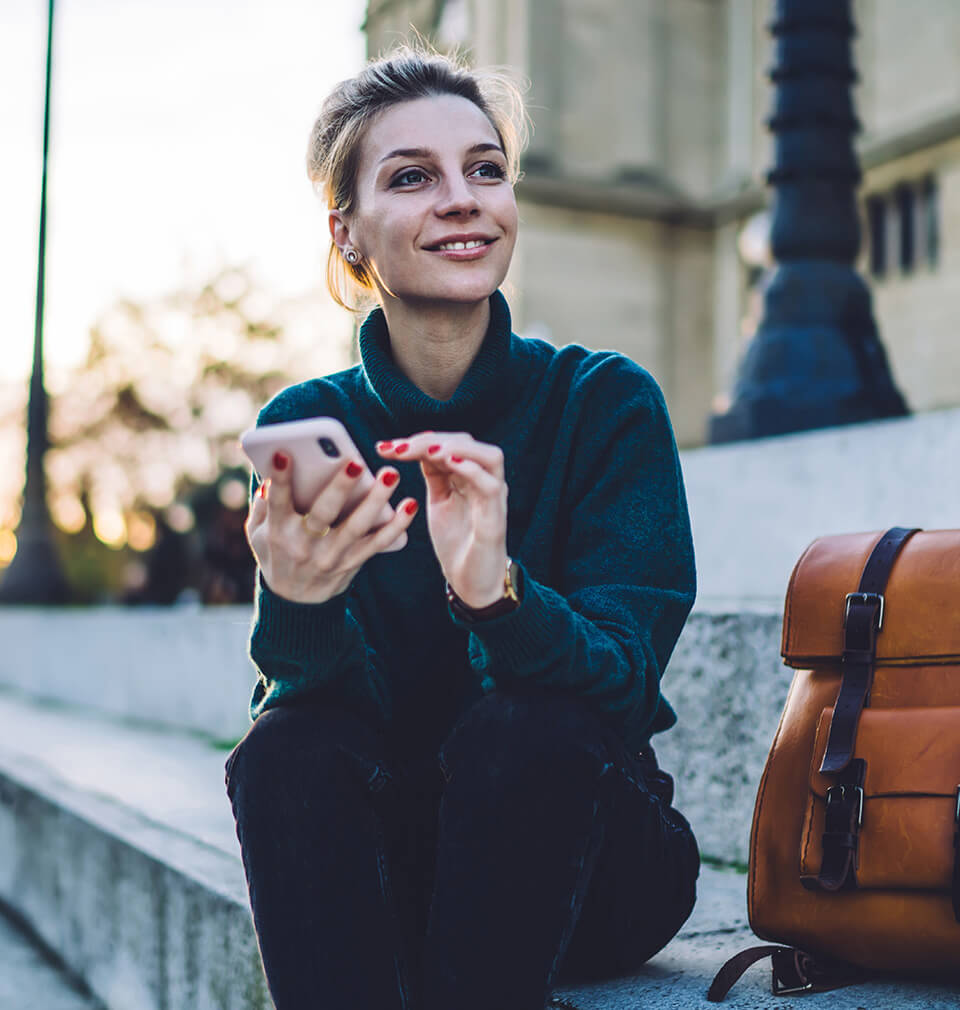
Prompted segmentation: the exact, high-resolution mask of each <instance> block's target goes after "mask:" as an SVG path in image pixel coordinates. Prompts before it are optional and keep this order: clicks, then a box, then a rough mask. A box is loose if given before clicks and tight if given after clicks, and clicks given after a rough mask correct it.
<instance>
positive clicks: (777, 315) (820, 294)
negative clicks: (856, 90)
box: [710, 0, 907, 442]
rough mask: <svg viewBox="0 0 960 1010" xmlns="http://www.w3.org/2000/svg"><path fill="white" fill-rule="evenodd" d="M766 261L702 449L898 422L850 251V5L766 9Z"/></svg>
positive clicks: (787, 2)
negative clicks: (728, 398) (770, 261)
mask: <svg viewBox="0 0 960 1010" xmlns="http://www.w3.org/2000/svg"><path fill="white" fill-rule="evenodd" d="M770 30H771V32H772V34H773V36H774V39H775V63H774V67H773V69H772V71H771V75H770V76H771V78H772V80H773V83H774V104H773V112H772V115H771V116H770V119H769V120H768V123H769V126H770V128H771V130H772V131H773V134H774V141H775V154H774V165H773V168H772V170H771V171H770V172H769V174H768V176H767V179H768V182H769V183H770V184H771V185H772V186H773V187H774V198H773V222H772V235H771V243H772V251H773V257H774V259H775V260H776V262H777V264H778V266H777V268H776V271H775V273H774V274H773V277H772V279H771V281H770V284H769V285H768V287H767V290H766V293H765V299H764V313H763V319H762V322H761V323H760V326H759V327H758V329H757V332H756V335H755V336H754V338H753V342H752V343H751V345H750V347H749V348H748V350H747V353H746V355H745V357H744V359H743V361H742V363H741V365H740V369H739V373H738V376H737V379H736V383H735V385H734V392H733V402H732V405H731V407H730V409H729V410H728V411H727V412H726V413H725V414H721V415H715V416H714V417H712V418H711V420H710V441H711V442H731V441H737V440H740V439H748V438H759V437H762V436H766V435H780V434H785V433H787V432H794V431H804V430H807V429H811V428H823V427H829V426H832V425H839V424H850V423H853V422H858V421H868V420H873V419H877V418H883V417H896V416H900V415H903V414H906V413H907V406H906V404H905V403H904V400H903V397H902V396H901V395H900V393H899V392H898V390H897V388H896V387H895V385H894V383H893V378H892V377H891V374H890V368H889V365H888V364H887V358H886V354H885V353H884V349H883V345H882V344H881V343H880V338H879V335H878V333H877V326H876V323H875V322H874V318H873V311H872V307H871V298H870V290H869V288H868V287H867V285H866V284H865V283H864V281H863V279H862V278H861V277H860V276H859V275H858V274H857V272H856V271H855V270H854V267H853V263H854V260H855V259H856V256H857V252H858V250H859V247H860V220H859V215H858V212H857V202H856V187H857V185H858V183H859V182H860V168H859V165H858V162H857V156H856V153H855V151H854V147H853V136H854V134H855V133H856V132H857V130H858V129H859V123H858V121H857V118H856V115H855V113H854V108H853V99H852V95H851V90H850V89H851V86H852V84H853V82H854V81H855V80H856V72H855V71H854V69H853V60H852V53H851V41H852V38H853V35H854V25H853V19H852V16H851V10H850V0H776V5H775V13H774V19H773V22H772V24H771V26H770Z"/></svg>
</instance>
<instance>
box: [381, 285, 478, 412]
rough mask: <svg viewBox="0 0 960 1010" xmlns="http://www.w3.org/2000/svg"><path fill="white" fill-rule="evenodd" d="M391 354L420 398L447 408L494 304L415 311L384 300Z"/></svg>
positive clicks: (475, 353)
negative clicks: (440, 403)
mask: <svg viewBox="0 0 960 1010" xmlns="http://www.w3.org/2000/svg"><path fill="white" fill-rule="evenodd" d="M383 314H384V316H385V317H386V320H387V329H388V330H389V332H390V350H391V352H392V354H393V360H394V363H395V364H396V366H397V368H399V369H400V371H401V372H403V374H404V375H405V376H406V377H407V378H408V379H409V380H410V381H411V382H412V383H413V384H414V385H415V386H416V387H417V388H418V389H420V390H421V391H422V392H424V393H426V394H427V396H429V397H432V398H433V399H434V400H440V401H442V402H445V401H447V400H449V399H450V398H451V397H452V396H453V394H454V393H455V392H456V391H457V387H458V386H459V385H460V383H461V381H462V380H463V377H464V375H466V373H467V369H468V368H469V367H470V365H471V363H472V362H473V359H474V358H475V357H476V356H477V352H478V351H479V350H480V345H481V344H482V343H483V338H484V336H485V335H486V332H487V327H488V325H489V323H490V301H489V299H486V298H485V299H484V300H483V301H482V302H479V303H473V304H470V305H462V306H454V307H453V308H452V309H451V306H449V305H444V306H443V307H437V308H428V309H424V308H422V307H417V308H411V306H410V305H408V304H405V303H403V302H400V301H399V300H395V299H389V298H387V299H384V304H383Z"/></svg>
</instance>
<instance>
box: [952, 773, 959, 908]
mask: <svg viewBox="0 0 960 1010" xmlns="http://www.w3.org/2000/svg"><path fill="white" fill-rule="evenodd" d="M953 917H954V918H955V919H956V920H957V922H960V786H957V806H956V813H955V814H954V823H953Z"/></svg>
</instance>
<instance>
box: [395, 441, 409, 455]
mask: <svg viewBox="0 0 960 1010" xmlns="http://www.w3.org/2000/svg"><path fill="white" fill-rule="evenodd" d="M409 448H410V443H409V442H401V443H400V444H399V445H398V446H397V447H396V449H394V450H393V451H394V452H395V453H396V454H397V455H398V456H399V455H400V453H402V452H406V451H407V449H409Z"/></svg>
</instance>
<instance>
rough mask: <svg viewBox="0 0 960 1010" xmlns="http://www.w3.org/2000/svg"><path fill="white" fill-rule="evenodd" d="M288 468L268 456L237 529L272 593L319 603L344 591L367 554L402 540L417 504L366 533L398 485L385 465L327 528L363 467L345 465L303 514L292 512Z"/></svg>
mask: <svg viewBox="0 0 960 1010" xmlns="http://www.w3.org/2000/svg"><path fill="white" fill-rule="evenodd" d="M292 468H293V462H292V461H291V459H290V457H289V456H287V455H286V454H285V453H282V452H278V453H275V454H274V457H273V467H272V470H271V473H270V477H269V479H265V480H264V481H263V483H262V484H261V485H260V487H259V488H258V489H257V493H256V494H255V495H254V498H253V501H252V502H251V504H250V514H249V515H248V516H247V521H246V524H245V526H244V529H245V530H246V534H247V540H248V541H249V543H250V549H251V550H252V551H253V556H254V557H255V558H256V559H257V564H258V565H259V566H260V572H261V574H262V575H263V578H264V580H265V581H266V583H267V585H268V586H269V587H270V589H271V590H273V592H275V593H276V594H277V595H278V596H282V597H284V598H285V599H287V600H292V601H294V602H295V603H325V602H326V601H327V600H329V599H332V598H333V597H334V596H337V595H338V594H339V593H342V592H344V591H345V590H346V589H347V588H348V586H349V585H350V583H351V581H352V580H353V578H354V576H355V575H356V574H357V572H359V571H360V569H361V568H362V567H363V564H364V562H365V561H367V560H368V559H369V558H371V557H373V555H374V554H378V553H379V552H380V551H382V550H385V549H386V548H387V547H389V546H390V545H391V544H393V543H394V541H396V540H397V539H398V538H400V537H401V536H402V537H403V538H404V541H405V539H406V530H407V527H408V526H409V525H410V523H411V522H413V517H414V516H415V515H416V514H417V508H418V505H417V502H416V500H415V499H414V498H406V499H404V500H403V501H402V502H401V503H400V505H399V507H398V508H397V510H396V512H395V514H394V516H393V518H392V519H391V520H390V522H388V523H387V524H386V525H384V526H381V527H380V528H379V529H377V530H375V531H372V532H371V526H372V525H373V524H374V523H376V521H377V520H378V518H379V516H380V513H381V511H382V509H383V506H384V505H385V504H387V503H388V502H389V500H390V495H391V494H392V493H393V488H394V487H395V486H396V483H397V480H398V478H399V474H398V473H397V471H396V470H395V469H394V468H393V467H391V466H385V467H383V468H382V469H380V470H378V471H377V474H376V480H375V481H374V484H373V487H371V488H370V490H369V491H368V492H367V494H366V496H365V497H364V498H362V499H361V500H360V502H359V503H358V504H357V506H356V507H355V508H354V509H353V511H352V512H351V513H350V515H349V516H347V518H346V519H344V520H342V521H341V522H339V523H337V525H336V526H333V525H332V523H333V521H334V520H335V519H336V518H337V517H338V516H339V515H340V513H341V511H342V510H343V506H344V504H345V503H346V501H347V499H348V497H349V495H350V492H351V490H352V489H353V486H354V483H355V481H356V480H357V478H358V477H359V476H360V474H361V473H362V472H363V469H362V464H361V463H359V462H355V461H351V462H349V463H345V464H344V465H343V466H342V467H341V469H340V470H339V472H338V473H337V475H336V477H334V479H333V480H332V481H331V482H330V483H329V484H328V485H327V486H326V487H325V488H324V489H323V491H321V492H320V494H319V495H317V497H316V499H315V500H314V502H313V504H312V505H311V506H310V511H309V512H308V513H306V515H302V514H301V513H299V512H297V511H296V510H295V509H294V507H293V494H292V489H291V477H292Z"/></svg>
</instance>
